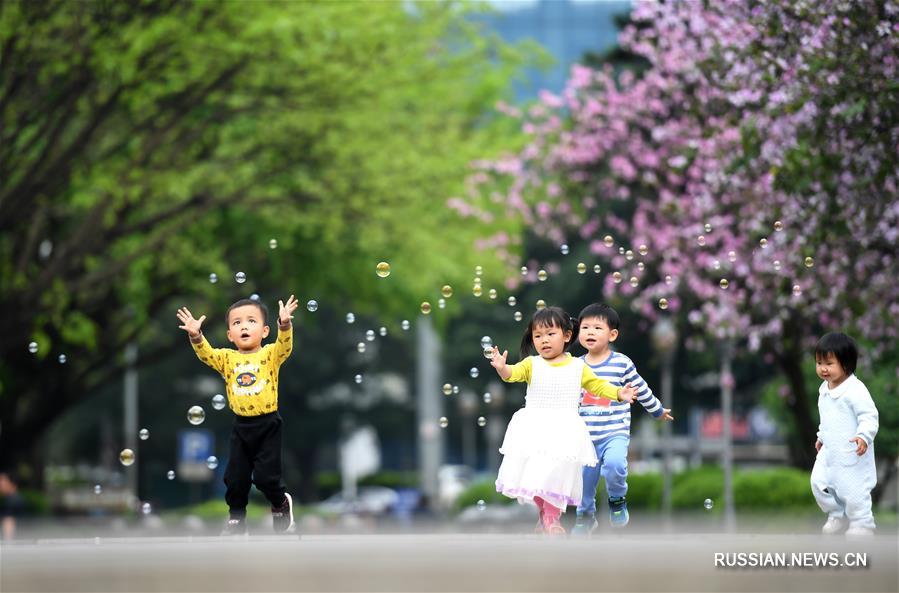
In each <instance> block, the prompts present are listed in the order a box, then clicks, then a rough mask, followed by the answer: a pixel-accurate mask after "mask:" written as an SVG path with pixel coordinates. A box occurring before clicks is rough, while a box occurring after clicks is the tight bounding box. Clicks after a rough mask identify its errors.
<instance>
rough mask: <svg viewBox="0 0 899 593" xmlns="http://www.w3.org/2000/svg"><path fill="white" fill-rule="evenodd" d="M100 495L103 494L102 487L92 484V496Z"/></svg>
mask: <svg viewBox="0 0 899 593" xmlns="http://www.w3.org/2000/svg"><path fill="white" fill-rule="evenodd" d="M102 493H103V486H101V485H100V484H94V494H102Z"/></svg>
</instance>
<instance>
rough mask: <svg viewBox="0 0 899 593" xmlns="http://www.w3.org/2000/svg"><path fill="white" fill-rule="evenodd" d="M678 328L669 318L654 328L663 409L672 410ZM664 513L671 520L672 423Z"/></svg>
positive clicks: (665, 425)
mask: <svg viewBox="0 0 899 593" xmlns="http://www.w3.org/2000/svg"><path fill="white" fill-rule="evenodd" d="M677 338H678V336H677V328H676V327H675V325H674V322H672V321H671V320H670V319H669V318H667V317H663V318H661V319H659V320H658V321H657V322H656V324H655V326H654V327H653V328H652V345H653V347H654V348H655V350H656V352H658V353H659V354H660V356H661V358H662V407H663V408H666V409H668V410H670V409H672V405H673V404H672V400H673V398H674V394H673V389H672V384H673V380H672V375H673V366H674V353H675V351H676V350H677ZM662 438H663V444H662V460H663V462H662V463H663V465H662V511H663V512H664V514H665V520H666V523H670V520H671V422H662Z"/></svg>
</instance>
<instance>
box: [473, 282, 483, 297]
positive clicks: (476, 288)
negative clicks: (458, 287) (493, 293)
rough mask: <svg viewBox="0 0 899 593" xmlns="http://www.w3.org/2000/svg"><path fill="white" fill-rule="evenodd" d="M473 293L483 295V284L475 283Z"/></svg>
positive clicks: (477, 295)
mask: <svg viewBox="0 0 899 593" xmlns="http://www.w3.org/2000/svg"><path fill="white" fill-rule="evenodd" d="M471 294H473V295H474V296H476V297H479V296H481V295H482V294H484V290H483V289H482V288H481V285H480V284H475V285H474V286H473V287H472V288H471Z"/></svg>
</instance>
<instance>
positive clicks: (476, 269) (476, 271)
mask: <svg viewBox="0 0 899 593" xmlns="http://www.w3.org/2000/svg"><path fill="white" fill-rule="evenodd" d="M483 273H484V268H482V267H481V266H475V267H474V275H475V276H480V275H481V274H483Z"/></svg>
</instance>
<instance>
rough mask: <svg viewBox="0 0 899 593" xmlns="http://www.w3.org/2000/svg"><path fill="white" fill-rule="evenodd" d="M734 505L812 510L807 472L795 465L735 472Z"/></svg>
mask: <svg viewBox="0 0 899 593" xmlns="http://www.w3.org/2000/svg"><path fill="white" fill-rule="evenodd" d="M734 505H735V506H736V508H737V509H757V510H759V511H763V510H766V509H778V510H790V509H796V510H814V509H816V508H817V506H816V503H815V497H814V496H813V495H812V489H811V486H810V485H809V473H808V472H804V471H801V470H797V469H794V468H787V467H778V468H771V469H759V470H746V471H742V472H737V473H736V474H735V475H734Z"/></svg>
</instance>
